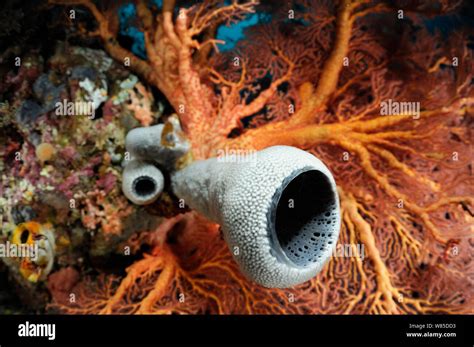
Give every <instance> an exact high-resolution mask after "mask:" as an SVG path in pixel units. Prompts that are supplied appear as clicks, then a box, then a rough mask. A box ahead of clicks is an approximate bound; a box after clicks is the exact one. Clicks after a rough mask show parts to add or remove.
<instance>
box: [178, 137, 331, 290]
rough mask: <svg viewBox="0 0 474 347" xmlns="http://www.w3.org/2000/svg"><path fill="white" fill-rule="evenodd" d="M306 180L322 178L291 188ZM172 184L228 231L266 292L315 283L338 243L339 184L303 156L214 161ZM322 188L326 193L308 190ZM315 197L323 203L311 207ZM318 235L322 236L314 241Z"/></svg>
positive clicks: (274, 150)
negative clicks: (309, 188)
mask: <svg viewBox="0 0 474 347" xmlns="http://www.w3.org/2000/svg"><path fill="white" fill-rule="evenodd" d="M305 172H316V174H309V175H308V174H307V175H306V176H307V177H303V179H302V182H300V184H299V185H298V184H296V185H295V184H294V185H295V187H293V188H291V187H290V185H291V184H292V182H294V181H295V180H298V177H300V176H301V175H304V173H305ZM311 176H312V177H311ZM172 181H173V182H172V184H173V189H174V191H175V193H176V194H177V195H178V196H179V197H181V198H183V199H184V200H185V202H186V204H188V205H189V206H190V207H192V208H194V209H196V210H198V211H199V212H201V213H203V214H204V215H206V216H207V217H208V218H209V219H211V220H214V221H215V222H217V223H219V224H220V225H221V226H222V229H223V232H224V237H225V239H226V241H227V243H228V245H229V247H230V250H231V252H232V254H233V255H234V258H235V260H236V261H237V262H238V263H239V265H240V268H241V270H242V271H243V273H244V274H246V275H247V276H248V277H249V278H250V279H252V280H254V281H255V282H257V283H259V284H261V285H263V286H266V287H280V288H285V287H291V286H294V285H296V284H299V283H302V282H305V281H307V280H309V279H310V278H312V277H314V276H315V275H316V274H317V273H318V272H319V271H320V270H321V268H322V266H323V265H324V263H325V262H326V261H327V260H328V259H329V257H330V255H331V252H332V246H331V245H335V243H336V241H337V237H338V234H339V228H340V216H339V202H338V197H337V191H336V185H335V182H334V179H333V177H332V175H331V173H330V172H329V170H328V169H327V167H326V166H325V165H324V164H323V163H322V162H321V161H320V160H319V159H317V158H316V157H314V156H313V155H311V154H309V153H307V152H305V151H302V150H300V149H297V148H294V147H288V146H274V147H269V148H267V149H265V150H262V151H259V152H257V155H256V156H255V157H253V159H252V160H249V161H247V162H238V161H235V160H232V158H228V160H227V161H219V160H218V159H216V158H213V159H208V160H206V161H201V162H196V163H194V164H191V165H190V166H188V167H187V168H185V169H183V170H181V171H179V172H177V173H176V174H175V175H174V176H173V179H172ZM311 181H315V182H313V183H308V182H311ZM319 185H322V188H318V189H319V190H318V189H312V191H308V189H307V188H308V187H318V186H319ZM305 187H306V190H307V192H305ZM285 188H286V189H285ZM307 194H316V195H318V194H319V196H316V197H314V198H309V199H308V198H305V197H306V196H307ZM302 197H303V198H304V199H302ZM290 199H293V200H294V201H290ZM285 200H288V201H285ZM304 204H309V206H306V205H304ZM317 204H319V205H317ZM285 205H287V206H288V208H286V210H288V211H286V210H285V208H284V206H285ZM315 205H316V206H315ZM322 205H324V206H322ZM291 206H293V207H291ZM292 209H294V210H292ZM297 211H299V214H298V212H297ZM328 212H329V216H326V213H328ZM285 213H286V215H285ZM294 218H300V219H299V220H297V219H294ZM328 221H330V223H329V224H327V222H328ZM318 223H319V224H318ZM322 230H324V232H321V231H322ZM317 232H319V233H320V235H319V236H315V235H313V233H317ZM323 233H324V236H322V234H323ZM311 237H313V238H314V241H313V240H311ZM311 242H312V243H311ZM300 246H301V247H300ZM304 246H307V247H308V249H305V247H304ZM310 246H311V247H312V249H311V252H310V250H309V247H310ZM299 249H301V251H299ZM291 250H294V251H295V252H292V251H291ZM316 250H317V252H316Z"/></svg>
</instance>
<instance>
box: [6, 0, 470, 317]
mask: <svg viewBox="0 0 474 347" xmlns="http://www.w3.org/2000/svg"><path fill="white" fill-rule="evenodd" d="M7 3H8V4H7V5H5V6H6V10H5V11H7V10H8V13H10V12H11V11H13V12H15V11H14V8H13V7H14V6H13V5H11V4H9V2H7ZM9 6H10V7H12V8H13V9H11V8H9ZM22 6H25V11H27V12H28V11H30V12H33V13H37V14H38V16H37V18H36V20H35V21H33V22H31V23H30V21H32V19H28V20H27V22H26V24H25V27H21V26H19V27H17V26H8V25H7V27H5V26H6V25H5V24H3V23H0V39H1V40H0V52H3V53H1V54H0V65H1V70H0V73H1V74H3V75H2V78H1V79H0V97H1V101H0V113H1V117H0V133H1V136H0V156H1V160H0V172H1V184H0V193H1V197H0V209H1V211H2V214H1V218H2V222H3V227H2V234H1V237H2V238H1V241H2V242H6V241H7V240H11V239H12V237H13V238H15V239H17V238H18V230H19V229H17V228H21V227H20V226H21V225H25V224H24V223H28V222H32V221H33V222H35V223H38V225H48V224H49V225H51V230H53V231H52V233H53V235H54V238H53V239H52V240H54V247H52V246H53V245H51V248H50V249H51V250H53V249H54V260H52V264H51V268H49V265H48V269H49V270H50V272H49V270H48V271H46V272H45V274H44V275H43V276H38V277H37V281H36V283H35V282H34V281H28V279H27V278H29V276H26V277H27V278H25V275H24V274H25V272H24V270H21V262H12V261H2V262H0V263H1V264H2V267H1V268H0V269H2V270H5V271H8V274H9V278H11V281H13V282H14V284H15V287H16V288H21V295H20V296H21V297H22V300H23V302H24V304H25V307H27V308H31V309H32V310H33V309H34V310H43V312H59V313H68V314H97V313H104V314H136V313H151V314H183V313H185V314H197V313H199V314H201V313H212V314H232V313H236V314H241V313H246V314H247V313H248V314H254V313H261V314H274V313H283V314H425V313H444V314H455V313H461V314H462V313H471V314H472V313H474V297H473V293H474V291H473V284H472V279H471V277H470V276H471V273H472V266H473V259H472V256H471V255H472V251H473V248H474V243H473V235H474V229H473V225H474V220H473V215H474V213H473V211H474V210H473V208H474V206H473V205H474V198H473V196H474V190H473V187H474V184H473V168H472V111H473V104H474V99H473V85H472V78H473V71H474V70H473V67H474V65H473V63H472V62H473V50H472V47H473V45H472V26H470V25H472V23H470V22H469V19H468V18H467V16H468V14H469V13H471V12H470V11H472V4H470V3H469V1H459V0H455V1H448V0H439V1H438V0H437V1H416V2H406V1H398V0H397V1H366V0H354V1H350V0H340V1H324V0H291V1H280V0H276V1H257V0H248V1H217V0H204V1H199V2H194V1H186V0H182V1H174V0H164V1H152V2H151V1H140V0H139V1H136V2H133V3H128V2H99V1H92V0H50V1H48V2H47V3H46V2H45V3H42V6H40V8H37V7H35V6H36V5H35V4H26V3H25V4H24V5H22ZM10 10H11V11H10ZM71 11H73V12H71ZM6 13H7V12H6ZM71 13H74V14H75V18H74V20H72V19H70V17H69V16H70V15H71ZM14 18H15V17H14V16H12V20H14ZM31 28H37V30H33V29H31ZM41 32H43V33H45V32H47V33H48V40H40V39H39V37H40V36H39V35H40V33H41ZM5 38H8V40H5ZM7 41H8V43H7ZM45 41H47V42H48V44H47V45H46V44H45ZM12 42H13V43H12ZM15 64H16V65H15ZM69 105H72V106H71V107H69ZM78 110H81V111H80V112H79V111H78ZM290 148H291V149H290ZM270 154H271V155H270ZM254 155H255V157H253V156H254ZM252 158H254V159H255V158H257V161H256V164H255V166H252V163H251V161H252ZM316 158H319V159H320V161H319V160H318V159H316ZM221 159H222V160H221ZM249 160H250V162H249ZM322 163H324V165H323V164H322ZM263 167H264V168H265V170H261V171H259V170H260V169H262V168H263ZM145 178H147V179H145ZM335 182H337V186H336V185H335ZM122 188H123V189H122ZM124 193H125V194H124ZM301 204H302V205H303V206H301ZM291 206H293V207H291ZM327 214H329V215H327ZM328 221H329V224H328ZM22 223H23V224H22ZM339 226H340V228H339ZM305 228H306V229H305ZM310 229H311V230H314V231H312V232H314V233H315V234H314V235H313V234H309V230H310ZM15 230H16V232H15ZM323 230H324V231H323ZM305 233H306V234H305ZM316 233H317V235H316ZM322 234H325V235H324V236H323V235H322ZM311 238H314V240H312V239H311ZM48 240H49V238H48ZM305 246H306V247H307V248H305ZM235 247H237V248H235ZM321 248H322V249H321ZM329 250H331V252H329ZM320 255H321V259H319V258H318V256H320ZM239 257H240V258H239ZM48 259H53V258H51V257H50V258H48ZM275 259H277V260H278V262H275ZM2 260H3V259H2ZM326 261H327V262H326ZM45 264H50V263H49V262H46V263H45ZM282 264H283V265H282ZM323 264H324V266H323ZM279 266H280V267H279ZM285 266H286V267H285ZM281 267H284V271H283V270H282V271H279V270H281ZM294 269H298V271H301V272H298V271H296V272H294V273H293V275H294V276H293V275H291V271H293V270H294ZM287 270H288V271H287ZM306 271H307V272H306ZM48 272H49V274H47V273H48ZM302 273H303V274H302ZM245 275H246V276H245ZM44 283H46V285H44ZM70 293H74V294H75V298H76V300H75V301H74V302H70V301H69V300H68V294H70ZM33 297H38V298H41V300H39V299H38V300H36V299H34V300H33V299H32V298H33ZM14 310H15V311H21V309H19V308H15V309H14Z"/></svg>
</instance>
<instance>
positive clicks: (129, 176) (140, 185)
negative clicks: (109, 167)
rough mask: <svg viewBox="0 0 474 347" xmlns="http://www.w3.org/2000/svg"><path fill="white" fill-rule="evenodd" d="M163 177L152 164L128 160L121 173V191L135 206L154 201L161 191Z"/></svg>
mask: <svg viewBox="0 0 474 347" xmlns="http://www.w3.org/2000/svg"><path fill="white" fill-rule="evenodd" d="M164 181H165V179H164V177H163V174H162V173H161V171H160V170H159V169H158V168H157V167H156V166H154V165H153V164H150V163H147V162H145V161H141V160H138V159H132V160H130V161H129V162H128V163H127V165H126V166H125V168H124V170H123V173H122V191H123V193H124V194H125V196H126V197H127V198H128V199H130V200H131V201H132V202H133V203H135V204H137V205H146V204H150V203H152V202H153V201H155V200H156V199H157V198H158V196H159V195H160V194H161V192H162V191H163V186H164Z"/></svg>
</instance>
